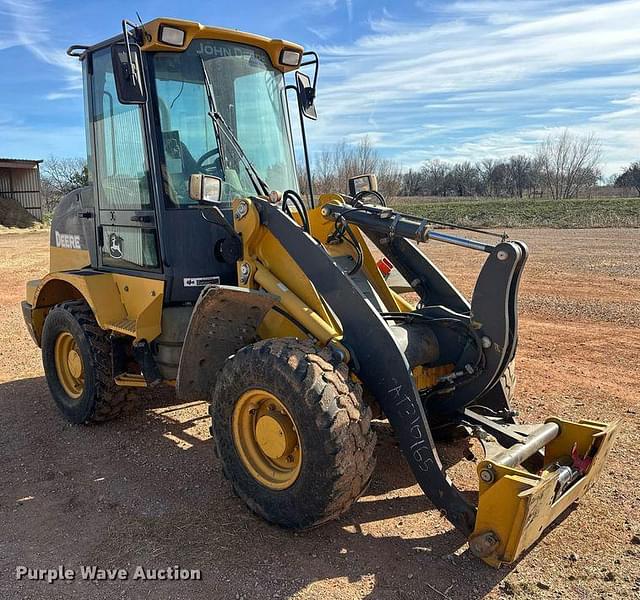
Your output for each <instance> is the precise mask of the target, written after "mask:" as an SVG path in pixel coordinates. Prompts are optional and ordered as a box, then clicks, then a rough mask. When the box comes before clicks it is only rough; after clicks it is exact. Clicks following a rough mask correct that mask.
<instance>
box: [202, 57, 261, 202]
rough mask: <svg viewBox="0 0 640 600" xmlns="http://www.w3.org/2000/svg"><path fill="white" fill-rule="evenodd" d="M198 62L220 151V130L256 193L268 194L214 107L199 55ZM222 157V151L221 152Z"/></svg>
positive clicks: (214, 102) (210, 88)
mask: <svg viewBox="0 0 640 600" xmlns="http://www.w3.org/2000/svg"><path fill="white" fill-rule="evenodd" d="M200 64H201V65H202V72H203V74H204V84H205V86H204V87H205V90H206V92H207V100H208V101H209V116H210V117H211V120H212V121H213V127H214V129H215V131H216V136H217V137H218V145H219V148H220V152H222V137H221V135H220V132H222V133H224V134H225V136H226V137H227V139H228V140H229V142H231V145H232V146H233V147H234V149H235V151H236V152H237V153H238V155H239V156H240V159H241V160H242V164H243V165H244V168H245V169H246V171H247V175H249V179H250V180H251V183H252V184H253V187H254V188H255V190H256V192H257V193H258V195H260V194H263V195H265V196H268V195H269V186H268V185H267V184H266V182H265V181H264V179H262V177H260V175H258V171H257V170H256V168H255V167H254V166H253V163H252V162H251V161H250V160H249V158H248V157H247V155H246V154H245V152H244V150H243V149H242V146H241V145H240V142H239V141H238V138H237V137H236V136H235V135H234V133H233V131H232V130H231V128H230V127H229V125H227V122H226V121H225V120H224V117H223V116H222V115H221V114H220V113H219V112H218V109H217V107H216V99H215V96H214V93H213V86H212V85H211V80H210V79H209V73H207V68H206V66H205V64H204V60H203V58H202V56H201V57H200ZM221 158H222V153H221Z"/></svg>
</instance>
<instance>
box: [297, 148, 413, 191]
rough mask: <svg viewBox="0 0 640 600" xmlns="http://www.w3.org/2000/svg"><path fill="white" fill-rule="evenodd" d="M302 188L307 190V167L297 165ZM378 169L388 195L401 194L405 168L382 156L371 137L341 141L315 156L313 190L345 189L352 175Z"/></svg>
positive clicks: (380, 180) (381, 188) (378, 175)
mask: <svg viewBox="0 0 640 600" xmlns="http://www.w3.org/2000/svg"><path fill="white" fill-rule="evenodd" d="M298 172H299V173H302V176H299V178H298V179H299V183H300V189H301V190H304V191H305V192H306V189H307V183H306V175H304V173H305V171H304V167H303V168H302V169H301V168H300V167H299V168H298ZM364 173H375V174H376V175H377V178H378V187H379V189H380V191H381V192H382V193H383V194H384V195H385V196H386V197H389V198H390V197H394V196H398V195H399V194H400V192H401V189H402V182H403V179H402V170H401V169H400V167H399V165H397V164H396V163H395V162H394V161H392V160H389V159H386V158H383V157H381V156H380V155H379V154H378V152H377V150H376V149H375V148H374V146H373V144H372V143H371V141H370V140H369V139H368V138H366V137H365V138H363V139H362V140H360V141H359V142H358V143H357V144H347V143H346V142H340V143H338V144H336V145H335V146H334V147H333V148H331V149H325V150H323V151H322V152H320V153H319V154H318V155H317V156H316V157H315V158H314V160H313V165H312V175H313V176H312V183H313V191H314V194H326V193H331V192H333V193H339V192H344V191H346V187H347V181H348V180H349V178H350V177H355V176H356V175H362V174H364Z"/></svg>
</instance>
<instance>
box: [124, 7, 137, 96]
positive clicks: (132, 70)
mask: <svg viewBox="0 0 640 600" xmlns="http://www.w3.org/2000/svg"><path fill="white" fill-rule="evenodd" d="M129 28H131V29H133V30H134V31H137V27H136V25H135V23H132V22H131V21H129V20H127V19H122V34H123V36H124V45H125V47H126V49H127V60H128V61H129V71H130V73H131V81H132V83H133V85H134V86H135V85H138V72H137V70H136V65H135V63H134V62H133V56H132V54H131V45H130V42H129V36H130V35H131V33H130V31H129Z"/></svg>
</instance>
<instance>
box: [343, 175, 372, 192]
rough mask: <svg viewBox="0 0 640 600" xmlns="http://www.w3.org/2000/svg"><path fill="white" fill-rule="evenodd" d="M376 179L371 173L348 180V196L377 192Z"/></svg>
mask: <svg viewBox="0 0 640 600" xmlns="http://www.w3.org/2000/svg"><path fill="white" fill-rule="evenodd" d="M377 191H378V178H377V177H376V176H375V175H374V174H373V173H367V174H365V175H356V176H355V177H350V178H349V195H350V196H355V195H356V194H359V193H360V192H377Z"/></svg>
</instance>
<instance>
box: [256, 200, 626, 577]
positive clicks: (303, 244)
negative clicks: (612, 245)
mask: <svg viewBox="0 0 640 600" xmlns="http://www.w3.org/2000/svg"><path fill="white" fill-rule="evenodd" d="M254 202H255V203H256V205H257V208H258V211H259V213H260V215H261V221H262V222H263V224H265V225H266V226H267V227H268V229H269V230H270V231H271V232H272V233H273V234H274V235H275V236H276V237H277V238H278V239H279V240H280V242H281V243H282V245H283V246H284V248H285V249H286V251H287V252H288V253H289V254H290V255H291V256H294V257H296V261H297V262H298V264H299V266H300V267H301V269H302V270H303V271H304V273H305V275H306V276H307V277H308V278H309V279H310V280H311V281H313V282H314V285H315V286H316V287H317V289H318V292H319V293H320V294H321V296H322V297H323V298H324V299H325V300H326V302H327V303H328V305H329V306H331V308H332V309H333V310H334V311H335V313H336V315H337V317H338V319H339V320H340V322H341V324H342V327H343V331H344V335H343V340H342V343H343V344H344V346H346V347H347V348H348V349H349V352H350V355H351V363H352V368H353V370H354V371H355V372H356V374H357V375H358V377H359V378H360V379H361V380H362V381H363V383H364V385H365V386H366V387H367V389H369V390H370V391H372V393H374V394H375V396H376V399H377V400H378V402H379V403H380V405H381V407H382V409H383V412H384V414H385V415H386V416H387V418H388V419H389V421H390V423H391V425H392V426H393V428H394V430H395V431H396V433H397V436H398V439H399V442H400V446H401V448H402V451H403V454H404V456H405V458H406V459H407V461H408V462H409V465H410V466H411V469H412V471H413V473H414V475H415V477H416V479H417V481H418V483H419V485H420V486H421V488H422V489H423V491H424V493H425V494H426V495H427V496H428V497H429V498H430V499H431V501H432V502H433V503H434V504H435V505H436V507H437V508H438V509H440V511H441V512H442V513H443V514H444V515H445V516H446V517H447V518H448V519H449V521H451V523H452V524H453V525H455V526H456V528H457V529H458V530H460V531H461V532H462V533H463V534H464V535H465V536H469V539H470V548H471V551H472V552H473V553H474V554H475V555H477V556H479V557H480V558H482V559H483V560H484V561H485V562H487V563H488V564H490V565H493V566H499V565H500V564H501V563H503V562H511V561H513V560H515V559H516V558H517V557H518V556H519V555H520V554H521V553H522V552H523V551H524V550H525V549H526V548H527V547H529V546H530V545H531V544H532V543H534V542H535V541H536V539H538V537H539V536H540V535H541V533H542V531H543V530H544V529H545V527H547V526H548V525H549V524H550V523H551V522H552V521H553V520H555V519H556V518H557V517H558V516H559V514H560V513H561V512H562V511H564V510H565V509H566V508H567V507H568V506H569V505H570V504H571V503H572V502H574V501H575V500H576V499H577V498H578V497H579V496H581V495H582V494H583V493H584V491H585V490H586V489H587V488H588V487H589V486H590V485H591V484H592V483H593V481H594V480H595V478H596V477H597V474H598V472H599V471H600V468H601V467H602V463H603V460H604V458H605V456H606V453H607V451H608V449H609V447H610V445H611V442H612V439H613V434H614V431H615V428H616V425H615V424H614V425H605V424H601V423H594V422H590V421H580V422H578V423H572V422H569V421H562V420H560V419H555V418H552V419H548V420H547V422H546V424H545V425H542V426H525V425H517V424H516V423H515V422H514V414H515V413H514V411H512V410H511V408H510V406H509V404H508V398H507V396H506V395H505V393H504V390H503V389H502V384H501V377H502V375H503V373H504V371H505V370H506V369H507V367H508V366H509V364H510V363H511V362H512V361H513V358H514V356H515V352H516V346H517V340H518V323H517V292H518V285H519V282H520V277H521V275H522V271H523V267H524V263H525V261H526V259H527V253H528V252H527V247H526V245H525V244H523V243H521V242H515V241H505V240H504V239H503V240H502V241H500V242H499V243H498V244H496V245H490V244H486V243H483V242H477V241H474V240H468V239H466V238H462V237H458V236H455V235H451V234H448V233H443V232H440V231H437V230H433V229H432V228H431V227H430V223H429V222H428V221H427V220H424V219H420V218H417V217H412V216H408V215H403V214H401V213H398V212H395V211H393V210H391V209H388V208H386V207H383V208H381V207H374V206H368V205H367V206H362V207H356V208H354V207H350V206H346V205H342V204H338V203H332V202H328V203H326V204H324V206H323V207H322V209H321V210H322V214H323V216H324V217H325V218H327V219H332V220H342V221H344V222H347V223H349V224H352V225H355V226H357V227H358V228H359V229H360V230H361V231H362V232H363V233H364V234H365V235H367V236H368V237H369V238H370V239H371V240H372V241H373V243H374V244H376V246H377V247H378V248H379V249H380V250H381V251H382V252H383V253H384V254H385V255H386V256H387V257H388V258H389V259H390V260H391V261H392V262H393V264H394V266H395V267H396V268H397V269H398V270H399V272H400V273H401V274H402V275H403V276H404V278H405V279H406V280H407V281H408V282H411V286H412V288H413V289H414V290H415V291H416V292H417V293H418V294H419V295H420V303H419V304H418V308H417V309H416V311H414V312H415V318H424V319H426V320H432V321H433V320H438V319H442V320H445V319H450V320H452V321H453V320H455V321H457V322H459V324H460V327H467V328H468V329H469V330H470V331H471V332H472V338H473V339H475V346H474V344H473V343H467V345H466V346H465V348H464V350H463V352H462V353H460V352H459V337H457V336H455V335H449V334H443V335H441V337H440V339H439V342H440V347H441V352H442V353H443V355H444V356H450V357H452V358H455V361H454V364H455V367H454V369H453V375H452V376H451V377H450V378H441V379H442V381H441V383H439V384H438V385H436V386H434V388H432V389H430V390H418V389H417V387H416V384H415V381H414V379H413V377H412V373H411V370H410V368H409V365H408V363H407V360H406V358H405V355H404V354H403V352H402V351H401V350H400V349H399V348H398V345H397V344H396V341H395V339H394V337H393V335H392V334H391V332H390V328H389V327H388V326H387V323H386V322H385V320H384V319H383V318H382V317H381V315H380V314H379V313H378V312H377V311H376V310H375V309H374V308H373V306H372V305H371V303H370V302H368V301H367V300H365V299H364V298H363V296H362V294H361V293H360V292H359V291H358V289H357V288H356V286H355V284H354V283H353V282H352V280H351V279H350V278H349V276H348V275H347V274H345V273H344V272H343V271H342V270H341V269H340V268H337V267H336V265H335V263H334V262H333V261H332V260H331V259H330V258H329V257H328V255H327V254H326V252H325V250H324V249H323V248H322V246H321V245H320V244H318V243H317V242H316V241H315V240H313V239H312V238H311V237H310V236H309V235H307V234H306V233H305V232H304V231H303V230H302V229H300V228H299V227H298V226H297V224H295V223H294V222H293V220H292V219H291V218H289V217H288V216H287V215H285V214H284V213H283V212H281V211H280V210H278V209H277V208H275V207H273V206H271V205H270V204H269V203H268V202H265V201H263V200H259V199H254ZM427 240H438V241H442V242H445V243H449V244H455V245H458V246H462V247H466V248H470V249H474V250H478V251H482V252H485V253H487V254H488V258H487V260H486V262H485V264H484V266H483V268H482V270H481V272H480V275H479V277H478V281H477V283H476V286H475V290H474V293H473V298H472V301H471V303H468V302H467V300H466V299H465V298H464V297H463V296H462V294H460V292H458V291H457V290H456V289H455V288H454V287H453V285H452V284H451V283H450V282H449V281H448V280H447V279H446V277H445V276H444V275H443V274H442V273H441V272H440V271H439V270H438V269H437V268H436V267H435V265H433V263H431V261H430V260H429V259H428V258H427V257H426V256H425V255H424V254H422V252H420V250H419V249H418V247H417V244H413V243H411V242H410V241H413V242H425V241H427ZM412 314H414V313H412ZM379 348H385V352H384V353H380V352H379V350H378V349H379ZM455 348H458V352H457V353H456V351H455ZM445 427H466V428H468V430H469V431H470V432H471V433H472V434H473V435H476V436H478V437H479V438H480V439H481V441H482V444H483V447H484V448H485V450H486V459H485V460H484V461H482V462H481V463H480V464H479V466H478V474H479V503H478V507H476V506H473V505H472V504H470V503H469V502H468V501H467V500H466V498H465V497H464V496H463V495H462V494H461V493H460V492H459V491H458V489H457V488H456V487H455V485H454V484H453V483H452V482H451V480H450V479H449V477H448V476H447V475H446V473H445V471H444V468H443V466H442V463H441V462H440V459H439V457H438V453H437V450H436V446H435V444H434V439H433V434H434V432H435V431H437V430H438V429H441V428H445ZM525 467H527V468H528V469H525ZM529 469H531V470H529Z"/></svg>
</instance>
